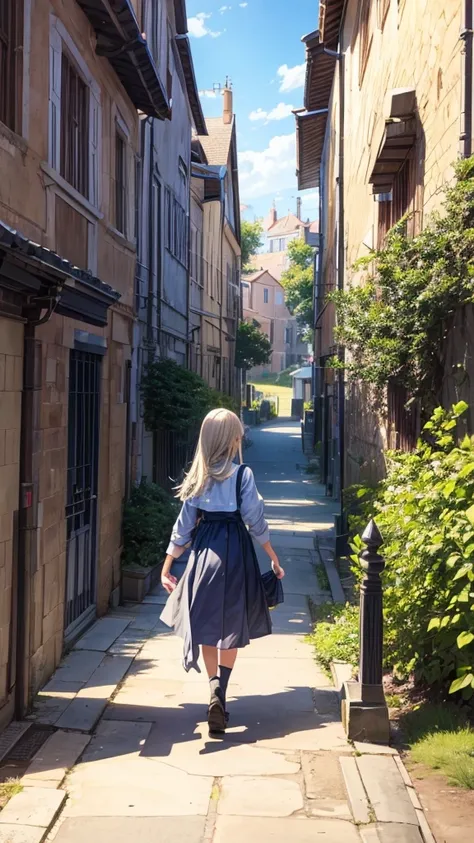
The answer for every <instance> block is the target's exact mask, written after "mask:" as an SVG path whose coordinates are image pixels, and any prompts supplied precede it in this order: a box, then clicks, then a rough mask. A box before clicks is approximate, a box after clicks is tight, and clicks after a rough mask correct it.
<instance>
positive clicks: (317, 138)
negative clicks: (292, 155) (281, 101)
mask: <svg viewBox="0 0 474 843" xmlns="http://www.w3.org/2000/svg"><path fill="white" fill-rule="evenodd" d="M295 117H296V175H297V178H298V190H307V189H308V188H313V187H319V169H320V165H321V158H322V154H323V148H324V139H325V136H326V125H327V121H328V109H327V108H324V109H322V110H321V111H313V112H312V111H307V112H303V113H300V114H295Z"/></svg>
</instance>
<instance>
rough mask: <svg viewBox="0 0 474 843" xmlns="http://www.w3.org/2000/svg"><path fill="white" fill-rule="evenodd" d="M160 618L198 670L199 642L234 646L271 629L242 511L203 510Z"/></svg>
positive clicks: (187, 666) (227, 647)
mask: <svg viewBox="0 0 474 843" xmlns="http://www.w3.org/2000/svg"><path fill="white" fill-rule="evenodd" d="M161 620H162V621H163V622H164V623H165V624H166V625H167V626H170V627H172V628H173V629H174V631H175V633H176V635H179V636H180V637H181V638H182V639H183V641H184V653H183V665H184V668H185V670H186V671H188V670H190V669H191V668H194V669H195V670H197V671H199V666H198V658H199V645H202V644H207V645H208V646H210V647H218V648H219V649H221V650H233V649H234V648H240V647H246V646H247V645H248V644H249V643H250V641H251V640H252V639H254V638H263V637H264V636H265V635H270V634H271V631H272V624H271V620H270V613H269V611H268V608H267V602H266V597H265V591H264V588H263V585H262V578H261V574H260V568H259V565H258V560H257V556H256V553H255V548H254V546H253V542H252V539H251V537H250V534H249V532H248V530H247V528H246V526H245V524H244V523H243V521H242V518H241V515H240V512H239V511H236V512H205V511H202V517H201V520H200V522H199V525H198V527H197V530H196V534H195V537H194V540H193V545H192V551H191V555H190V557H189V562H188V565H187V567H186V571H185V572H184V575H183V577H182V578H181V580H180V581H179V583H178V586H177V588H176V589H175V590H174V591H173V593H172V594H171V595H170V597H169V598H168V601H167V603H166V606H165V609H164V610H163V613H162V615H161Z"/></svg>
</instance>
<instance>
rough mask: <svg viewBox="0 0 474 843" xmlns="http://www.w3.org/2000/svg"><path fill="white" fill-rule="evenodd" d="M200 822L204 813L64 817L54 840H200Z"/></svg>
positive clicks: (188, 842)
mask: <svg viewBox="0 0 474 843" xmlns="http://www.w3.org/2000/svg"><path fill="white" fill-rule="evenodd" d="M204 825H205V819H204V817H160V819H159V821H157V820H156V817H133V818H132V817H81V818H80V819H67V820H65V821H64V823H63V824H62V826H61V828H60V829H59V832H58V834H57V835H56V837H55V838H54V843H84V840H89V841H91V843H99V841H100V843H130V841H131V840H133V843H157V841H158V840H159V843H183V841H186V843H200V841H201V840H202V837H203V834H204ZM0 841H1V838H0ZM14 843H17V841H16V840H15V841H14ZM19 843H20V841H19ZM25 843H30V841H29V840H28V841H25ZM31 843H33V841H31Z"/></svg>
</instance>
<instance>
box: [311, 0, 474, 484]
mask: <svg viewBox="0 0 474 843" xmlns="http://www.w3.org/2000/svg"><path fill="white" fill-rule="evenodd" d="M460 33H461V35H460ZM463 33H464V34H463ZM303 40H304V42H305V46H306V56H307V74H306V87H305V101H304V106H305V108H304V111H302V112H299V113H298V114H297V115H296V123H297V155H298V181H299V187H300V189H305V188H314V187H315V186H319V188H320V195H321V221H322V224H321V247H320V255H319V262H318V264H317V271H316V283H315V305H316V307H315V313H316V316H315V320H316V324H315V401H316V406H317V408H318V414H317V415H318V419H319V429H318V432H317V436H318V439H319V440H320V441H321V442H322V456H323V474H324V480H325V481H326V484H327V486H328V488H329V490H330V491H332V492H333V493H334V494H335V495H338V494H339V492H340V488H341V486H348V485H350V484H352V483H358V482H365V481H370V480H373V479H376V478H377V477H379V476H380V474H381V473H383V470H384V463H383V450H384V449H385V448H386V447H411V446H412V445H413V444H414V442H415V441H416V435H417V432H418V429H417V425H418V419H417V418H416V413H414V412H408V411H407V410H406V409H405V403H406V398H404V396H403V395H401V394H398V392H397V391H396V390H391V388H390V386H389V388H388V396H387V397H388V401H387V406H386V408H385V411H384V412H382V413H381V414H376V413H374V412H372V411H371V410H370V407H371V406H372V403H373V402H372V400H371V396H370V393H369V392H368V390H367V389H364V388H363V387H361V386H360V385H357V384H355V385H354V384H352V385H350V386H349V385H347V384H346V385H344V384H343V382H342V381H341V379H339V377H338V376H336V373H335V372H334V370H332V369H329V368H327V366H326V362H327V360H328V359H329V358H330V357H331V356H332V355H333V354H334V352H335V350H336V349H335V342H334V334H333V328H334V318H335V316H334V310H333V308H332V306H331V305H329V306H327V305H326V301H325V300H326V294H327V292H328V291H331V290H333V289H336V288H338V287H339V288H344V287H347V285H348V284H349V283H350V282H353V281H357V275H356V273H354V271H353V269H352V267H353V265H354V262H355V261H356V260H357V259H358V258H360V257H363V256H364V255H367V254H368V253H369V251H370V250H371V249H373V248H377V247H378V246H379V245H381V243H382V242H383V239H384V236H385V234H386V232H387V231H388V230H389V228H390V227H391V226H392V225H393V224H394V223H395V222H397V221H398V220H399V219H400V218H401V217H402V216H403V215H404V214H405V213H409V214H410V222H409V225H410V229H411V232H412V233H413V234H416V232H417V231H419V230H420V229H421V228H422V227H423V225H424V224H425V222H426V220H427V218H428V217H429V214H430V213H431V212H432V211H434V210H437V209H438V208H439V207H440V203H441V201H442V190H443V187H444V186H445V185H446V184H448V183H449V182H450V181H451V180H452V177H453V167H452V165H453V162H454V161H455V160H456V159H457V158H458V157H459V155H463V156H466V155H470V154H471V151H472V149H471V140H472V138H471V135H472V102H471V98H472V97H471V95H472V79H471V78H470V75H471V74H472V58H471V61H470V60H469V56H471V57H472V2H464V0H455V1H454V2H452V3H449V4H445V3H442V2H437V0H435V2H428V0H414V2H412V3H408V2H406V0H348V2H347V3H344V2H343V0H323V2H321V4H320V20H319V30H318V32H315V33H312V34H311V35H309V36H307V37H306V38H305V39H303ZM466 57H467V58H466ZM468 356H469V354H468ZM470 356H471V357H472V354H471V355H470ZM472 374H473V375H474V372H473V373H472ZM448 380H449V378H448ZM448 391H449V390H448ZM450 394H451V396H453V394H454V393H453V390H452V389H451V390H450Z"/></svg>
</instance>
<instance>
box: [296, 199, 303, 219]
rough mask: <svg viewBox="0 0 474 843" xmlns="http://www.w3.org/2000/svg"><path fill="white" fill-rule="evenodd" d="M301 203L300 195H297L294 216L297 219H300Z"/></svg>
mask: <svg viewBox="0 0 474 843" xmlns="http://www.w3.org/2000/svg"><path fill="white" fill-rule="evenodd" d="M301 205H302V202H301V196H298V198H297V200H296V216H297V217H298V219H299V220H300V219H301Z"/></svg>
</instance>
